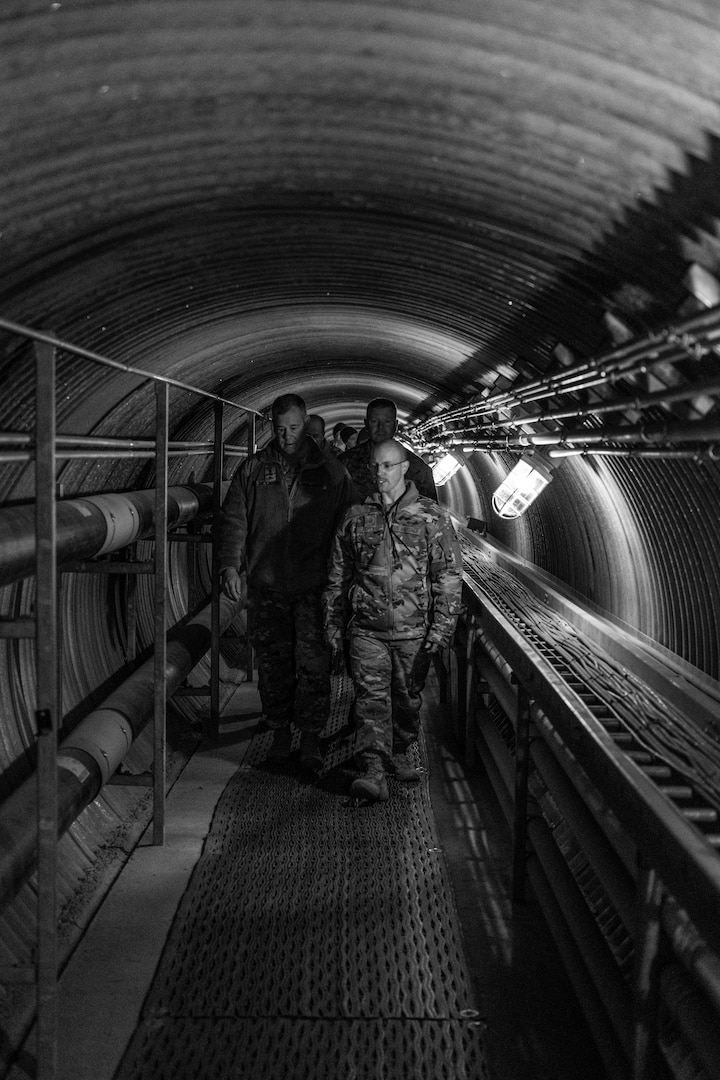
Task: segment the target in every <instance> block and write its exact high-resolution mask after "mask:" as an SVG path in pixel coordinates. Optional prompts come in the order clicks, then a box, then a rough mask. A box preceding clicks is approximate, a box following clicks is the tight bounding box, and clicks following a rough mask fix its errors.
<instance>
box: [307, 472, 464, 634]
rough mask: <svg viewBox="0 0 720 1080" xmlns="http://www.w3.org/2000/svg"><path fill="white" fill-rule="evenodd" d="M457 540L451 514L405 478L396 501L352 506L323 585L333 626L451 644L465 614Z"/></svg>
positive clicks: (329, 622) (337, 536)
mask: <svg viewBox="0 0 720 1080" xmlns="http://www.w3.org/2000/svg"><path fill="white" fill-rule="evenodd" d="M461 571H462V559H461V555H460V545H459V543H458V540H457V537H456V535H455V531H454V529H453V526H452V523H451V521H450V518H449V516H448V515H447V513H446V512H445V511H444V510H443V509H442V508H441V507H440V506H438V504H437V503H435V502H433V501H432V500H431V499H426V498H425V497H424V496H422V495H418V492H417V488H416V487H415V484H414V483H412V481H411V482H410V483H408V485H407V487H406V489H405V492H404V494H403V495H402V496H401V497H400V499H399V500H398V501H397V503H395V504H394V506H392V507H390V508H389V509H386V508H385V507H384V506H383V504H382V500H381V498H380V496H379V495H375V496H371V497H369V498H368V499H367V500H366V501H365V502H364V503H363V504H362V505H360V506H352V507H351V508H350V509H349V510H348V512H347V513H346V514H345V516H344V518H343V520H342V522H341V523H340V527H339V529H338V531H337V532H336V534H335V539H334V541H333V546H332V551H331V555H330V570H329V581H328V586H327V588H326V590H325V594H324V599H325V608H326V618H327V625H328V629H329V630H343V631H345V630H346V629H348V628H351V629H356V630H358V631H359V632H360V633H367V634H372V635H374V636H377V637H382V638H386V639H397V638H418V637H422V638H427V640H429V641H433V642H437V643H438V644H440V645H445V644H447V642H448V640H449V638H450V636H451V634H452V632H453V630H454V629H455V623H456V622H457V617H458V615H459V613H460V601H461V591H462V573H461Z"/></svg>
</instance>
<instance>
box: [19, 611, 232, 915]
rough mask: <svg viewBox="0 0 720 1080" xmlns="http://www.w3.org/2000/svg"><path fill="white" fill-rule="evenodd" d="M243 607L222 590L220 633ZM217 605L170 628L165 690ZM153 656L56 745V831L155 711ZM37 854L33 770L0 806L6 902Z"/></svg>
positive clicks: (176, 682) (174, 684) (204, 640)
mask: <svg viewBox="0 0 720 1080" xmlns="http://www.w3.org/2000/svg"><path fill="white" fill-rule="evenodd" d="M238 610H239V606H238V604H236V603H234V602H232V601H230V600H228V599H226V598H225V597H222V596H221V598H220V633H222V632H223V630H226V629H227V627H228V626H229V625H230V622H231V621H232V619H233V617H234V616H235V614H236V613H237V611H238ZM210 639H211V605H210V604H208V605H207V606H206V607H204V608H203V609H202V611H200V612H199V614H197V615H196V616H195V617H194V618H192V619H191V620H190V621H189V622H188V623H186V624H185V625H184V626H182V627H181V628H179V629H178V628H177V627H176V628H173V629H172V630H171V631H170V632H169V633H168V646H167V665H166V669H165V673H166V679H167V684H166V685H167V697H171V696H172V694H173V693H174V692H175V690H176V689H177V688H178V687H179V686H180V685H181V684H182V682H183V681H184V680H185V679H186V678H187V676H188V675H189V674H190V672H191V671H192V669H193V668H194V667H195V665H196V664H197V663H199V661H200V660H201V659H202V657H203V656H204V655H205V653H206V652H207V651H208V649H209V648H210ZM154 694H155V661H154V657H151V658H150V659H149V660H147V661H146V662H145V663H144V664H143V665H142V666H141V667H139V668H138V669H137V671H135V672H133V674H132V675H131V676H130V677H129V678H128V679H126V680H125V682H123V683H122V685H121V686H119V687H118V688H117V689H116V690H114V691H113V692H112V693H111V694H110V695H109V696H108V697H107V698H106V699H105V701H104V702H103V703H102V704H101V705H100V706H99V708H97V709H95V710H94V712H92V713H90V714H89V716H87V717H86V718H85V719H84V720H82V721H81V722H80V723H79V724H78V726H77V727H76V728H75V730H74V731H73V732H72V733H71V734H70V735H68V737H67V738H66V739H65V740H64V741H63V742H62V744H61V745H60V747H59V749H58V759H57V764H58V773H57V777H58V837H60V836H62V835H63V833H65V832H67V830H68V829H69V827H70V825H71V824H72V823H73V821H74V820H75V819H76V818H77V817H78V815H79V814H80V813H81V811H82V810H84V809H85V807H86V806H88V805H89V804H90V803H91V802H92V800H93V799H94V798H95V797H96V796H97V795H98V794H99V792H100V790H101V789H102V787H103V785H104V784H105V783H107V781H108V780H109V779H110V777H111V776H112V774H113V773H114V772H115V770H116V769H117V767H118V765H119V764H120V763H121V761H122V760H123V758H124V757H125V755H126V754H127V752H128V750H129V748H130V745H131V744H132V742H133V740H134V739H136V738H137V736H138V735H139V734H140V732H141V731H142V730H143V728H144V727H145V726H146V725H147V723H148V721H149V719H150V717H151V716H152V713H153V706H154ZM36 862H37V778H36V776H35V775H32V776H30V777H29V778H28V779H27V780H26V781H25V782H24V783H23V784H21V786H20V787H19V788H18V789H17V790H16V791H14V792H13V794H12V795H11V796H10V797H9V798H8V799H6V800H5V802H4V803H3V804H2V806H0V908H2V907H3V906H4V905H5V904H6V903H9V901H10V900H12V898H13V896H15V894H16V893H17V891H18V890H19V889H20V887H21V886H22V885H23V884H24V883H25V882H26V881H27V879H28V878H29V877H30V875H31V874H32V873H33V871H34V869H35V865H36Z"/></svg>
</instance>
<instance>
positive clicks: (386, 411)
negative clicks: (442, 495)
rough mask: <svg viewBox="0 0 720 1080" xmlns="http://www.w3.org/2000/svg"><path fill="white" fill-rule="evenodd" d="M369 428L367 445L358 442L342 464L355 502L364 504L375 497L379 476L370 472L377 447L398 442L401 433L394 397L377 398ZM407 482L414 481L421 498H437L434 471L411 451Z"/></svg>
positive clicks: (367, 418) (370, 407)
mask: <svg viewBox="0 0 720 1080" xmlns="http://www.w3.org/2000/svg"><path fill="white" fill-rule="evenodd" d="M365 428H366V430H367V433H368V439H367V442H364V443H358V444H357V445H356V446H353V447H352V449H351V450H346V451H345V453H344V454H341V455H340V461H341V462H342V464H343V465H344V466H345V468H346V469H347V471H348V472H349V473H350V479H351V480H352V483H353V502H358V503H361V502H364V501H365V499H366V498H367V497H368V495H372V494H374V492H375V491H376V488H375V476H374V474H373V473H372V471H371V469H370V462H371V460H372V451H373V447H374V446H379V445H380V443H383V442H387V440H388V439H394V438H395V435H396V434H397V429H398V421H397V408H396V406H395V402H394V401H391V400H390V398H373V400H372V401H371V402H369V403H368V406H367V408H366V410H365ZM407 479H408V480H412V482H413V483H414V484H415V487H416V488H417V490H418V494H419V495H426V496H427V497H428V499H437V489H436V487H435V481H434V479H433V474H432V469H431V468H430V466H429V465H428V464H427V463H426V462H424V461H423V459H422V458H421V457H418V456H417V454H413V453H412V452H411V451H410V450H408V471H407Z"/></svg>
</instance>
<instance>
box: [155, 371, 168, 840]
mask: <svg viewBox="0 0 720 1080" xmlns="http://www.w3.org/2000/svg"><path fill="white" fill-rule="evenodd" d="M168 395H169V389H168V386H167V385H164V384H161V383H157V384H156V386H155V399H156V412H155V424H156V430H155V441H156V453H155V700H154V710H153V725H154V729H153V736H154V738H153V741H154V746H155V758H154V761H153V843H154V844H163V843H164V842H165V758H166V740H165V715H166V699H167V686H166V683H167V638H166V636H165V634H166V630H165V623H166V616H165V608H166V596H167V575H168V559H167V530H168V514H167V488H168V431H169V424H168V411H169V410H168Z"/></svg>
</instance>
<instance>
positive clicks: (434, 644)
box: [423, 641, 440, 655]
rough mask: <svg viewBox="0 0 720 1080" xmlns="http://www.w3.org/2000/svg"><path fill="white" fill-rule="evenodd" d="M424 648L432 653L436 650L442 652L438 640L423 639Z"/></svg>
mask: <svg viewBox="0 0 720 1080" xmlns="http://www.w3.org/2000/svg"><path fill="white" fill-rule="evenodd" d="M423 649H424V650H425V652H426V653H430V654H431V655H432V654H433V653H436V652H440V643H439V642H438V641H423Z"/></svg>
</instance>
